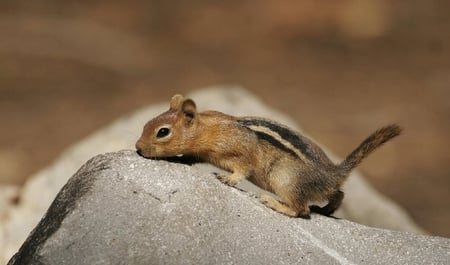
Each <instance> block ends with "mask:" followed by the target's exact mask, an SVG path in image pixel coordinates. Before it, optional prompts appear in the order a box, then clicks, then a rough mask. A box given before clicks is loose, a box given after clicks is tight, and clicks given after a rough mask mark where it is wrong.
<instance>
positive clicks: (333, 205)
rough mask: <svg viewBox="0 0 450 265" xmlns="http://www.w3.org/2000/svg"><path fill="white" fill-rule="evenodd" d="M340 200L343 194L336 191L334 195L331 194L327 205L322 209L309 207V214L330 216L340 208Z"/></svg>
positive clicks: (315, 206) (313, 206)
mask: <svg viewBox="0 0 450 265" xmlns="http://www.w3.org/2000/svg"><path fill="white" fill-rule="evenodd" d="M342 199H344V192H342V191H340V190H338V191H336V192H335V193H332V195H331V196H330V197H329V198H328V204H327V205H325V206H324V207H320V206H317V205H311V206H310V207H309V209H310V210H311V212H315V213H318V214H321V215H325V216H330V215H332V214H333V213H334V212H335V211H336V210H337V209H338V208H339V206H341V204H342Z"/></svg>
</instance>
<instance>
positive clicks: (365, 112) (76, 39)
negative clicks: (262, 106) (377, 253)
mask: <svg viewBox="0 0 450 265" xmlns="http://www.w3.org/2000/svg"><path fill="white" fill-rule="evenodd" d="M449 30H450V2H449V1H444V0H442V1H438V0H429V1H420V0H415V1H414V0H408V1H407V0H399V1H388V0H386V1H382V0H366V1H359V0H339V1H316V0H303V1H300V0H291V1H275V0H269V1H249V0H241V1H182V0H175V1H149V0H147V1H138V0H130V1H56V0H47V1H1V2H0V124H1V134H0V184H20V183H23V182H24V180H25V178H26V177H27V176H29V175H30V174H32V173H34V172H36V171H37V170H38V169H40V168H42V167H43V166H45V165H47V164H48V163H50V162H51V161H52V160H53V159H55V158H56V157H57V156H58V154H59V153H60V152H61V151H62V150H63V149H64V148H65V147H67V146H68V145H69V144H71V143H73V142H75V141H77V140H79V139H81V138H83V137H84V136H86V135H88V134H89V133H91V132H93V131H95V130H96V129H98V128H100V127H102V126H104V125H106V124H108V123H109V122H111V121H112V120H114V119H116V118H117V117H119V116H121V115H125V114H127V113H128V112H130V111H132V110H134V109H136V108H139V107H143V106H147V105H149V104H151V103H156V102H161V101H167V100H168V99H169V98H170V96H172V94H174V93H186V92H188V91H190V90H192V89H195V88H199V87H202V86H206V85H215V84H241V85H243V86H245V87H246V88H248V89H250V90H251V91H252V92H253V93H255V94H256V95H258V96H260V97H261V98H262V99H263V100H264V101H265V102H267V103H268V104H269V105H271V106H273V107H275V108H278V109H280V110H282V111H284V112H286V113H288V114H290V115H291V116H292V117H294V118H295V119H296V120H297V121H298V122H299V123H300V124H301V125H302V126H303V127H304V129H305V130H306V131H307V132H308V133H309V134H310V135H312V136H313V137H314V138H315V139H317V140H319V141H320V142H322V143H323V144H324V145H326V146H328V147H329V148H330V149H331V150H333V151H334V152H335V153H336V154H338V155H340V156H345V155H347V154H348V153H349V152H350V151H351V150H352V149H353V148H355V147H356V145H357V144H359V142H360V141H362V140H363V138H364V137H366V136H367V135H368V134H369V133H371V132H372V131H374V130H375V129H376V128H377V127H380V126H382V125H384V124H387V123H391V122H397V123H399V124H401V125H402V126H403V127H404V128H405V133H404V135H403V136H401V137H399V138H397V139H395V141H393V142H391V143H389V144H388V145H386V146H385V147H384V148H383V149H382V150H380V151H378V152H376V153H375V154H373V155H372V156H371V157H370V158H369V159H367V161H365V163H363V165H362V166H361V167H360V170H361V171H363V172H364V173H365V175H366V176H367V177H368V178H369V181H370V182H371V183H372V184H373V185H374V186H375V187H376V188H378V190H380V191H382V192H383V193H384V194H386V195H387V196H389V197H390V198H392V199H394V200H396V201H397V202H399V203H400V204H401V205H402V206H404V207H405V208H406V209H407V210H408V211H409V212H410V213H411V215H412V216H413V217H414V218H415V219H416V220H417V222H418V223H419V224H420V225H422V226H423V227H424V228H425V229H427V230H428V231H430V232H431V233H432V234H437V235H442V236H447V237H449V236H450V225H449V224H450V206H449V201H450V151H449V149H450V140H449V137H448V136H449V135H450V134H449V133H450V123H449V121H450V119H449V118H450V48H449V47H450V46H449V44H450V34H449ZM200 107H201V106H200ZM149 118H151V117H149ZM129 133H130V141H131V142H133V141H134V140H135V138H136V137H138V135H139V134H140V132H129ZM68 174H70V172H68Z"/></svg>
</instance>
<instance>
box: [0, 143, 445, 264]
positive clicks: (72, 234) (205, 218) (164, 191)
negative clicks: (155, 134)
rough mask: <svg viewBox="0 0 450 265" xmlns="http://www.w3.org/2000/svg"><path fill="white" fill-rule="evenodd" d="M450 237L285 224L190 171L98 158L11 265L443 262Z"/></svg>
mask: <svg viewBox="0 0 450 265" xmlns="http://www.w3.org/2000/svg"><path fill="white" fill-rule="evenodd" d="M449 246H450V239H445V238H439V237H431V236H423V235H415V234H411V233H407V232H394V231H389V230H382V229H376V228H368V227H365V226H362V225H358V224H356V223H352V222H350V221H346V220H339V219H335V218H328V217H323V216H319V215H312V218H311V219H310V220H304V219H300V218H289V217H286V216H283V215H281V214H278V213H276V212H274V211H272V210H270V209H268V208H266V207H265V206H264V205H262V204H260V203H259V202H258V200H257V199H256V198H254V196H252V195H251V194H249V193H246V192H242V191H240V190H238V189H234V188H231V187H228V186H226V185H224V184H222V183H220V182H219V181H218V180H216V179H215V178H214V176H213V175H212V174H204V173H202V171H201V170H199V168H198V167H197V166H188V165H184V164H178V163H169V162H166V161H153V160H147V159H144V158H142V157H139V156H138V155H137V154H136V153H135V152H134V151H121V152H118V153H109V154H106V155H99V156H97V157H95V158H93V159H91V160H90V161H89V162H87V163H86V164H85V165H84V166H83V167H82V168H81V169H80V170H79V171H78V172H77V173H76V174H75V175H74V176H73V177H72V178H70V179H69V181H68V183H67V184H66V185H65V186H64V187H63V188H62V190H61V191H60V192H59V194H58V195H57V197H56V199H55V200H54V201H53V203H52V204H51V206H50V208H49V210H48V211H47V213H46V215H45V216H44V218H43V219H42V220H41V221H40V223H39V224H38V226H37V227H36V228H35V229H34V230H33V232H32V233H31V235H30V236H29V237H28V239H27V240H26V241H25V243H24V244H23V245H22V247H21V248H20V251H19V252H18V253H17V254H16V255H15V256H14V257H13V258H12V259H11V260H10V262H9V263H8V264H10V265H14V264H49V265H50V264H58V265H59V264H298V263H301V264H448V261H449V260H450V249H449Z"/></svg>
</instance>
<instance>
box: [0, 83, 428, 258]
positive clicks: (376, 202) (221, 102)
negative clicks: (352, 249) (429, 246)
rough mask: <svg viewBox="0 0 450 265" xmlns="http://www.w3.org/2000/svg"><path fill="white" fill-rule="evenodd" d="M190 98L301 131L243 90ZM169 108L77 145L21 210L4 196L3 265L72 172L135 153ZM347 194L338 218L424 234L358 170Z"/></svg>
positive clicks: (40, 179) (135, 116)
mask: <svg viewBox="0 0 450 265" xmlns="http://www.w3.org/2000/svg"><path fill="white" fill-rule="evenodd" d="M188 96H189V97H192V98H193V99H195V100H196V102H197V104H198V107H199V108H200V109H201V110H206V109H216V110H219V111H223V112H225V113H229V114H232V115H254V116H261V117H269V118H271V119H274V120H277V121H279V122H281V123H284V124H286V125H289V126H291V127H292V128H296V129H298V130H300V128H299V126H298V125H297V124H296V123H295V122H294V121H293V120H292V119H290V118H289V117H287V116H286V115H284V114H282V113H280V112H279V111H277V110H274V109H271V108H270V107H268V106H267V105H265V104H264V103H263V102H261V101H260V100H259V99H258V98H256V97H255V96H254V95H252V94H250V93H249V92H248V91H246V90H244V89H242V88H240V87H233V86H222V87H221V86H216V87H210V88H207V89H203V90H199V91H196V92H193V93H191V94H190V95H188ZM167 108H168V103H167V102H166V103H162V104H157V105H153V106H150V107H147V108H144V109H141V110H137V111H136V112H134V113H132V114H130V115H127V116H125V117H123V118H120V119H118V120H117V121H115V122H113V123H112V124H111V125H109V126H106V127H105V128H102V129H100V130H98V131H97V132H95V133H93V134H92V135H90V136H88V137H86V138H85V139H83V140H81V141H79V142H77V143H75V144H74V145H73V146H71V147H69V148H68V149H67V150H66V151H65V152H64V153H63V154H61V156H60V158H59V159H57V160H56V161H54V162H53V163H52V164H51V165H49V166H48V167H46V168H44V169H42V170H41V171H40V172H38V173H37V174H35V175H34V176H31V177H30V178H29V179H28V181H27V182H26V183H25V185H24V187H23V188H22V189H21V192H20V196H18V197H20V200H19V201H20V203H19V204H18V205H8V204H9V201H8V200H6V197H3V196H0V201H1V202H0V205H5V207H4V208H3V209H2V210H1V212H2V213H3V214H2V215H3V216H4V217H6V218H2V217H1V216H0V244H1V247H0V264H6V261H8V260H9V259H10V257H11V256H12V255H13V254H14V253H15V252H16V251H17V249H18V248H19V246H20V245H21V244H22V243H23V241H24V240H25V238H26V237H27V235H28V234H29V233H30V231H31V230H32V229H33V227H35V226H36V224H37V223H38V222H39V219H40V218H41V217H42V215H43V214H44V212H45V211H46V209H47V208H48V206H49V205H50V203H51V202H52V200H53V199H54V198H55V196H56V194H57V193H58V191H59V190H60V189H61V187H62V186H63V185H64V183H66V182H67V179H68V178H69V177H70V176H71V175H72V173H74V172H75V171H76V170H77V169H78V168H80V166H81V165H83V163H85V162H86V161H87V160H88V159H89V158H91V157H93V156H95V155H97V154H99V153H106V152H113V151H117V150H121V149H132V148H134V143H135V142H136V139H137V138H138V137H139V135H140V133H141V131H142V128H143V125H144V124H145V122H147V121H148V120H149V119H150V118H152V117H154V116H156V115H157V114H159V113H161V112H163V111H165V110H167ZM327 153H328V155H330V156H331V157H334V156H333V155H332V154H331V152H329V151H327ZM334 159H335V160H337V161H339V160H340V159H337V158H336V157H334ZM208 170H209V171H208V172H210V171H211V169H208ZM213 170H216V169H213ZM344 191H345V194H346V197H345V199H344V201H343V205H342V206H341V208H340V209H339V210H338V212H337V213H336V215H337V216H339V217H342V218H345V219H349V220H352V221H356V222H359V223H362V224H366V225H370V226H375V227H381V228H389V229H395V230H401V231H411V232H415V233H423V230H422V229H421V228H420V227H418V226H417V225H416V224H415V223H414V222H413V221H412V220H411V218H410V217H409V216H408V214H407V213H406V212H405V211H404V210H403V209H402V208H401V207H399V206H398V205H397V204H395V203H394V202H392V201H391V200H389V199H388V198H386V197H385V196H383V195H382V194H380V193H379V192H377V191H376V190H375V189H374V188H372V187H371V186H370V185H369V184H368V183H367V181H365V180H364V178H363V176H361V174H359V173H358V171H357V170H356V171H353V173H352V174H351V175H350V177H349V178H348V180H347V182H346V183H345V184H344ZM14 196H15V195H14ZM2 202H4V203H2Z"/></svg>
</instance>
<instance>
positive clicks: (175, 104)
mask: <svg viewBox="0 0 450 265" xmlns="http://www.w3.org/2000/svg"><path fill="white" fill-rule="evenodd" d="M184 100H185V99H184V97H183V96H182V95H178V94H177V95H175V96H173V97H172V99H171V100H170V109H171V110H181V106H182V105H183V102H184Z"/></svg>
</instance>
